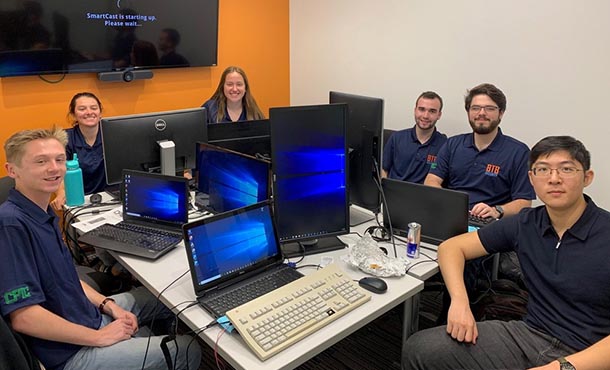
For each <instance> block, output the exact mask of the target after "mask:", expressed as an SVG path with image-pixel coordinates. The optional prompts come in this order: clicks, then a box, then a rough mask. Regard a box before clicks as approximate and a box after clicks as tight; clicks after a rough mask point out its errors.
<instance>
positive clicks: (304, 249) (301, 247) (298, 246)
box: [282, 236, 347, 258]
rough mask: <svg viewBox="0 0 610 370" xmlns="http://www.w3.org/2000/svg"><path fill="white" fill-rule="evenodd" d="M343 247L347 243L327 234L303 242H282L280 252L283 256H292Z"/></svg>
mask: <svg viewBox="0 0 610 370" xmlns="http://www.w3.org/2000/svg"><path fill="white" fill-rule="evenodd" d="M345 247H347V244H345V243H343V242H342V241H341V240H340V239H339V238H337V237H336V236H329V237H326V238H319V239H312V240H306V241H304V242H288V243H282V252H283V253H284V257H286V258H292V257H301V256H308V255H310V254H317V253H324V252H330V251H334V250H338V249H343V248H345Z"/></svg>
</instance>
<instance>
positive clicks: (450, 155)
mask: <svg viewBox="0 0 610 370" xmlns="http://www.w3.org/2000/svg"><path fill="white" fill-rule="evenodd" d="M529 152H530V151H529V148H528V147H527V145H525V144H524V143H522V142H520V141H518V140H516V139H513V138H512V137H510V136H505V135H504V134H502V130H500V129H498V134H497V135H496V138H495V139H494V140H493V141H492V143H491V144H490V145H489V146H488V147H487V148H485V149H483V150H482V151H479V150H478V149H477V147H476V146H475V145H474V134H472V133H470V134H462V135H456V136H453V137H451V138H449V139H448V140H447V142H446V143H445V145H444V146H443V147H442V148H441V149H440V150H439V152H438V155H437V158H436V164H434V165H432V166H431V167H430V173H431V174H434V175H436V176H438V177H440V178H441V179H443V187H446V188H448V189H453V190H461V191H465V192H467V193H468V203H469V208H472V207H473V206H474V205H475V204H477V203H481V202H483V203H485V204H487V205H490V206H495V205H498V204H500V205H501V204H506V203H508V202H510V201H513V200H515V199H527V200H531V199H536V194H535V193H534V188H532V185H531V184H530V182H529V178H528V176H527V173H528V166H527V161H528V156H529Z"/></svg>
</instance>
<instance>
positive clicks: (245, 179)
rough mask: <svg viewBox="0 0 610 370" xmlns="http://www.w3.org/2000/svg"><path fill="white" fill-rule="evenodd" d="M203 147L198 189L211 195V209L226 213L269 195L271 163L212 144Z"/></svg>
mask: <svg viewBox="0 0 610 370" xmlns="http://www.w3.org/2000/svg"><path fill="white" fill-rule="evenodd" d="M201 149H203V150H201V151H200V152H199V155H198V161H197V171H198V174H199V191H201V192H203V193H207V194H209V195H210V208H212V209H213V210H215V211H217V212H225V211H230V210H233V209H237V208H241V207H245V206H249V205H251V204H255V203H258V202H260V201H263V200H266V199H268V198H269V163H267V162H264V161H260V160H257V159H254V158H249V157H244V156H242V155H239V154H235V153H231V152H224V151H221V150H215V149H211V148H209V147H202V148H201Z"/></svg>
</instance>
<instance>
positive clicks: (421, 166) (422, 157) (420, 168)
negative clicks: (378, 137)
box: [383, 126, 447, 184]
mask: <svg viewBox="0 0 610 370" xmlns="http://www.w3.org/2000/svg"><path fill="white" fill-rule="evenodd" d="M446 141H447V135H445V134H441V133H440V132H438V131H436V129H434V133H433V134H432V136H431V137H430V139H429V140H428V141H427V142H426V143H425V144H422V143H420V142H419V140H418V139H417V134H416V131H415V126H413V127H412V128H409V129H406V130H401V131H397V132H395V133H393V134H392V136H390V139H389V140H388V142H387V143H386V145H385V147H384V148H383V169H384V171H386V172H387V173H388V177H389V178H391V179H396V180H403V181H409V182H416V183H420V184H422V183H423V182H424V180H425V179H426V175H427V174H428V170H429V169H430V166H431V165H432V164H433V163H436V154H437V153H438V151H439V149H440V148H441V147H442V146H443V144H444V143H445V142H446Z"/></svg>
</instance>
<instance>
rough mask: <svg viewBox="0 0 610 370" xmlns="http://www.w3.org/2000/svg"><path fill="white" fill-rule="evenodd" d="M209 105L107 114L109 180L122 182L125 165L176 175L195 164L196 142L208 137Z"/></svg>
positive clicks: (104, 132) (104, 138) (104, 124)
mask: <svg viewBox="0 0 610 370" xmlns="http://www.w3.org/2000/svg"><path fill="white" fill-rule="evenodd" d="M206 118H207V116H206V110H205V108H194V109H184V110H175V111H168V112H154V113H145V114H135V115H129V116H118V117H110V118H103V119H102V121H101V130H102V147H103V150H104V161H105V167H106V182H107V183H108V185H114V184H118V183H120V182H121V179H122V176H121V174H122V171H123V170H124V169H129V170H136V171H145V172H160V173H163V174H166V175H172V176H173V175H176V173H177V172H180V171H183V170H186V169H191V168H195V164H196V156H195V151H196V144H197V142H200V141H204V142H205V141H207V125H206Z"/></svg>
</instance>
